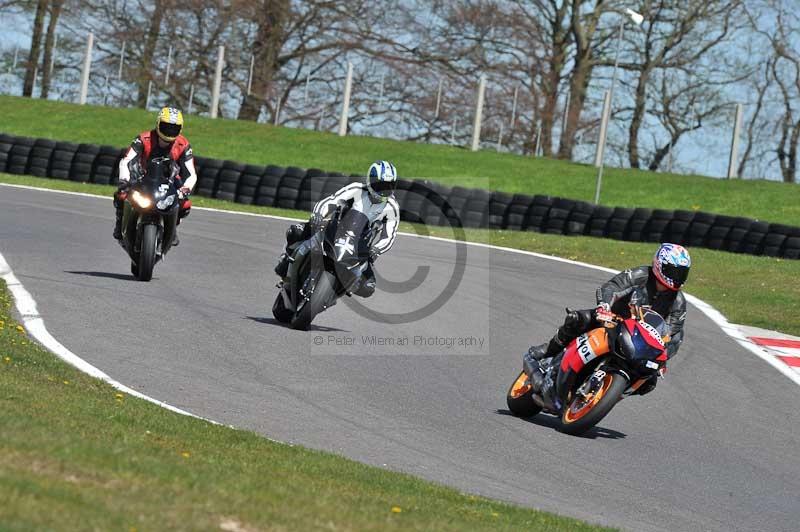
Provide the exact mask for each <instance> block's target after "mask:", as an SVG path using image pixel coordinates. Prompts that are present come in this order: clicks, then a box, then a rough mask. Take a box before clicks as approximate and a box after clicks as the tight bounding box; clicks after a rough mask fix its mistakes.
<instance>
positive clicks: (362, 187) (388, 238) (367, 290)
mask: <svg viewBox="0 0 800 532" xmlns="http://www.w3.org/2000/svg"><path fill="white" fill-rule="evenodd" d="M396 187H397V170H396V169H395V167H394V165H393V164H392V163H390V162H388V161H377V162H375V163H373V164H372V166H370V167H369V171H368V172H367V175H366V176H365V178H364V182H363V183H360V182H355V183H350V184H349V185H346V186H344V187H342V188H340V189H339V190H338V191H336V192H335V193H333V194H331V195H330V196H328V197H326V198H323V199H322V200H320V201H319V202H317V204H316V205H315V206H314V209H313V211H312V214H311V217H310V218H309V220H308V222H306V223H305V224H294V225H292V226H290V227H289V229H287V231H286V251H285V252H284V253H283V254H282V255H281V257H280V260H279V261H278V265H277V266H275V273H277V274H278V275H279V276H280V277H281V278H284V277H286V275H287V273H288V270H289V263H290V262H291V260H292V259H291V251H292V247H293V246H294V245H295V244H297V243H299V242H302V241H303V240H306V239H308V238H310V237H311V236H312V235H313V234H314V233H315V232H316V231H318V230H319V228H320V225H321V224H322V221H323V220H324V218H325V216H327V215H328V214H329V213H330V212H332V211H333V210H334V209H335V208H336V207H337V206H343V207H345V208H348V209H356V210H358V211H359V212H361V213H363V214H364V215H366V217H367V218H368V219H369V222H370V231H371V233H372V235H373V236H372V241H371V243H370V249H369V264H368V266H367V268H366V270H364V273H363V275H362V276H361V278H360V281H359V282H358V285H357V286H354V287H353V289H352V292H353V293H354V294H356V295H359V296H361V297H369V296H371V295H372V294H373V293H374V292H375V272H374V271H373V268H372V266H373V264H374V262H375V261H376V259H377V258H378V257H379V256H380V255H383V254H384V253H386V252H387V251H389V249H390V248H391V247H392V245H393V244H394V240H395V237H396V236H397V227H398V224H399V222H400V207H399V206H398V204H397V201H396V200H395V199H394V191H395V188H396Z"/></svg>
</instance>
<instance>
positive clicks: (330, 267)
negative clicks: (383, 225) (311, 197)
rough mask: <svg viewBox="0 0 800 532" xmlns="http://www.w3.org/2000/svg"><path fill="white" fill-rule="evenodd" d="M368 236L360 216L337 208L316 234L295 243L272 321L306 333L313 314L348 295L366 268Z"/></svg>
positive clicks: (367, 222)
mask: <svg viewBox="0 0 800 532" xmlns="http://www.w3.org/2000/svg"><path fill="white" fill-rule="evenodd" d="M371 236H372V234H371V231H370V224H369V219H368V218H367V217H366V215H364V213H362V212H359V211H357V210H354V209H343V208H342V207H341V206H339V207H337V208H336V209H335V210H334V211H333V213H332V214H331V215H330V217H329V218H327V219H326V220H325V221H324V222H323V223H322V224H321V225H320V228H319V230H318V231H317V232H315V233H314V234H313V235H311V236H310V237H309V238H308V239H307V240H304V241H302V242H299V243H297V244H294V245H293V246H292V247H293V248H294V249H290V255H289V256H290V259H289V260H290V263H289V270H288V274H287V276H286V278H285V279H284V280H282V281H281V282H280V283H278V288H279V291H278V296H277V297H276V298H275V303H274V304H273V305H272V314H273V316H275V319H276V320H278V321H280V322H281V323H288V324H289V326H290V327H291V328H292V329H301V330H307V329H308V327H309V326H310V325H311V322H312V321H313V320H314V318H315V317H316V316H317V314H319V313H320V312H323V311H324V310H325V309H327V308H329V307H331V306H333V305H335V304H336V300H337V299H338V298H339V297H341V296H343V295H345V294H348V295H349V291H350V289H351V288H352V287H353V286H354V285H355V284H356V282H358V281H360V279H361V276H362V275H363V273H364V271H365V270H366V269H367V266H368V265H369V244H370V239H371Z"/></svg>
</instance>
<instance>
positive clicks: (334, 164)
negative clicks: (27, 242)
mask: <svg viewBox="0 0 800 532" xmlns="http://www.w3.org/2000/svg"><path fill="white" fill-rule="evenodd" d="M0 116H2V117H3V123H2V126H0V130H2V132H5V133H11V134H16V135H27V136H32V137H47V138H53V139H58V140H65V141H72V142H87V143H95V144H111V145H115V146H120V147H121V146H127V145H128V144H129V143H130V141H131V139H133V137H134V135H136V134H137V133H139V131H141V130H144V129H147V128H149V127H152V125H153V120H154V114H153V113H149V112H145V111H143V110H141V109H117V108H109V107H95V106H79V105H74V104H68V103H63V102H53V101H44V100H34V99H30V98H19V97H13V96H0ZM43 117H46V119H43ZM186 134H187V136H188V137H189V138H190V140H191V141H192V146H193V147H194V150H195V153H196V154H198V155H203V156H207V157H215V158H219V159H233V160H237V161H242V162H249V163H253V164H277V165H283V166H289V165H294V166H300V167H303V168H310V167H317V168H322V169H324V170H329V171H339V172H344V173H348V174H349V173H363V172H365V171H366V169H367V167H368V165H369V163H370V162H372V161H373V160H376V159H389V160H391V161H392V162H394V163H395V164H396V165H397V167H398V169H399V171H400V174H401V175H402V176H409V177H427V178H431V179H433V180H435V181H438V182H441V183H444V184H448V185H460V186H465V187H474V188H487V189H491V190H504V191H507V192H520V193H527V194H550V195H555V196H563V197H567V198H573V199H582V200H587V201H592V200H593V198H594V186H595V174H596V171H595V169H594V167H592V166H591V165H582V164H575V163H569V162H565V161H558V160H554V159H546V158H542V157H539V158H532V157H523V156H519V155H513V154H503V153H496V152H494V151H492V150H482V151H479V152H475V153H472V152H469V151H467V150H465V149H462V148H458V147H452V146H446V145H433V144H418V143H414V142H399V141H392V140H386V139H378V138H374V137H361V136H348V137H339V136H336V135H334V134H332V133H321V132H316V131H309V130H302V129H291V128H285V127H273V126H271V125H266V124H256V123H253V122H245V121H236V120H211V119H208V118H203V117H199V116H192V117H188V118H187V125H186ZM792 186H793V185H787V184H784V183H776V182H767V181H742V180H721V179H713V178H707V177H700V176H683V175H673V174H663V173H658V174H657V173H653V172H646V171H640V170H630V169H618V168H608V169H606V173H605V178H604V180H603V194H602V202H603V203H604V204H606V205H619V206H627V207H652V208H662V209H686V210H691V209H701V210H704V211H709V212H717V213H723V214H729V215H733V216H748V217H751V218H758V219H762V220H767V221H771V222H780V223H786V224H792V225H800V202H797V201H796V200H795V199H794V197H795V195H796V192H797V189H796V188H791V187H792Z"/></svg>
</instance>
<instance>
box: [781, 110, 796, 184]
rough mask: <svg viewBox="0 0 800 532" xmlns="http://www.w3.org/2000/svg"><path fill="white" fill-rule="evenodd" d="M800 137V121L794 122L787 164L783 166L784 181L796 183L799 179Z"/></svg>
mask: <svg viewBox="0 0 800 532" xmlns="http://www.w3.org/2000/svg"><path fill="white" fill-rule="evenodd" d="M798 139H800V121H797V122H796V123H795V124H794V128H793V129H792V134H791V136H790V138H789V153H788V156H787V158H786V165H785V167H784V168H783V181H784V183H794V182H795V180H796V179H797V143H798Z"/></svg>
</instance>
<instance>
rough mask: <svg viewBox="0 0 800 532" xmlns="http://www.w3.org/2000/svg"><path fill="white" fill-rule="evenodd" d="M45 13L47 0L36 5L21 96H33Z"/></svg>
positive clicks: (40, 0) (41, 0) (42, 0)
mask: <svg viewBox="0 0 800 532" xmlns="http://www.w3.org/2000/svg"><path fill="white" fill-rule="evenodd" d="M46 12H47V0H39V1H38V2H37V3H36V14H35V15H34V17H33V35H31V48H30V52H29V53H28V63H27V64H26V65H25V82H24V84H23V86H22V95H23V96H28V97H30V96H32V95H33V84H34V81H35V80H34V75H35V74H36V71H37V67H38V66H39V52H40V51H41V48H42V27H43V26H44V15H45V13H46Z"/></svg>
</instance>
